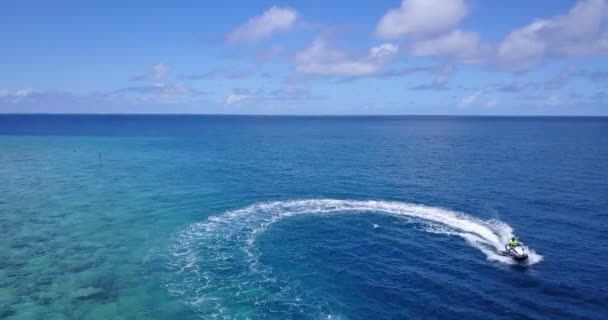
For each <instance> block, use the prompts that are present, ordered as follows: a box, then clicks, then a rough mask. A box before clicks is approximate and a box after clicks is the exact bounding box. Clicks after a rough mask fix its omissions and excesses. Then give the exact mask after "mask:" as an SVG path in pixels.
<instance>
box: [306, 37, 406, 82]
mask: <svg viewBox="0 0 608 320" xmlns="http://www.w3.org/2000/svg"><path fill="white" fill-rule="evenodd" d="M398 51H399V48H398V47H397V46H396V45H394V44H391V43H385V44H382V45H380V46H377V47H373V48H371V49H370V50H369V53H368V55H367V56H363V57H351V56H348V55H346V54H345V53H344V52H341V51H338V50H333V49H330V48H328V47H327V45H326V44H325V41H323V40H322V39H317V40H315V41H314V42H313V43H312V44H311V45H310V46H309V47H308V48H306V49H304V50H302V51H300V52H298V53H297V54H296V56H295V63H296V66H295V69H296V71H297V72H298V73H302V74H309V75H325V76H344V77H357V76H366V75H371V74H374V73H377V72H378V71H380V70H381V69H382V67H384V65H385V64H387V63H388V62H389V61H390V60H391V59H392V58H393V57H394V56H395V55H396V54H397V52H398Z"/></svg>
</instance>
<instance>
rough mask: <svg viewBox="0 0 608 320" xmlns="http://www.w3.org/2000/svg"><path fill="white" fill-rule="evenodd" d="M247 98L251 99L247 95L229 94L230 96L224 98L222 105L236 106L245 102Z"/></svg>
mask: <svg viewBox="0 0 608 320" xmlns="http://www.w3.org/2000/svg"><path fill="white" fill-rule="evenodd" d="M249 98H251V96H250V95H248V94H238V93H233V94H230V95H228V96H227V97H226V99H225V101H224V103H225V104H226V105H233V104H237V103H240V102H243V101H245V100H247V99H249Z"/></svg>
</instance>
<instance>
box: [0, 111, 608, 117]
mask: <svg viewBox="0 0 608 320" xmlns="http://www.w3.org/2000/svg"><path fill="white" fill-rule="evenodd" d="M36 115H39V116H41V115H45V116H221V117H336V118H339V117H488V118H491V117H495V118H501V117H505V118H506V117H511V118H541V117H542V118H607V117H608V114H606V115H568V114H564V115H559V114H556V115H543V114H530V115H525V114H523V115H522V114H520V115H509V114H495V115H492V114H247V113H244V114H231V113H62V112H22V113H8V112H7V113H2V112H0V117H1V116H36Z"/></svg>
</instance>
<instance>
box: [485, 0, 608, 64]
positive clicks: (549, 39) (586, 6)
mask: <svg viewBox="0 0 608 320" xmlns="http://www.w3.org/2000/svg"><path fill="white" fill-rule="evenodd" d="M607 15H608V1H606V0H584V1H581V2H579V3H577V4H576V5H575V6H574V7H573V8H572V9H571V10H570V11H569V12H568V13H567V14H565V15H560V16H556V17H553V18H550V19H539V20H536V21H534V22H532V23H531V24H529V25H526V26H524V27H521V28H518V29H516V30H514V31H512V32H511V33H509V34H508V35H507V36H506V38H505V39H504V40H503V41H501V42H500V43H499V44H498V46H497V48H496V57H495V61H494V64H495V65H496V66H497V67H499V68H501V69H505V70H508V71H525V70H528V69H529V68H530V67H532V66H534V65H535V64H538V63H539V62H541V61H542V60H543V59H544V58H546V57H572V56H584V55H596V54H606V53H608V30H606V28H604V30H603V31H602V26H603V23H604V21H605V20H606V17H607Z"/></svg>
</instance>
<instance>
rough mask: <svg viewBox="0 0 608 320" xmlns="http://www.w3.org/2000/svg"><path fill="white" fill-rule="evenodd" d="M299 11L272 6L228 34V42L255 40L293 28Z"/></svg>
mask: <svg viewBox="0 0 608 320" xmlns="http://www.w3.org/2000/svg"><path fill="white" fill-rule="evenodd" d="M297 19H298V12H297V11H296V10H294V9H291V8H281V7H276V6H274V7H272V8H270V9H268V10H266V11H265V12H264V13H263V14H262V15H260V16H257V17H253V18H251V19H249V20H248V21H247V22H245V24H243V25H241V26H239V27H237V28H236V29H234V30H233V31H232V32H230V33H229V34H228V36H227V38H226V39H227V40H228V42H253V41H257V40H260V39H263V38H267V37H269V36H270V35H272V34H273V33H275V32H284V31H289V30H291V29H292V28H293V27H294V26H295V23H296V21H297Z"/></svg>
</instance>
